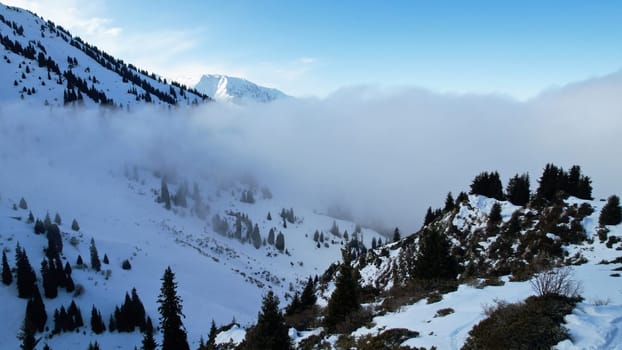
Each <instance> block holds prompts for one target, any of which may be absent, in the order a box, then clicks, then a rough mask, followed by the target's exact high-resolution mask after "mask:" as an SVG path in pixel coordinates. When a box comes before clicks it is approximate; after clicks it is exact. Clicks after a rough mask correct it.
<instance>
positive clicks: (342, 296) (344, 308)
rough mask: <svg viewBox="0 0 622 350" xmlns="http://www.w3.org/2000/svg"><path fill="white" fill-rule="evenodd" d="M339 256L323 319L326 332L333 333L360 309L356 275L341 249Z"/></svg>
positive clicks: (346, 254)
mask: <svg viewBox="0 0 622 350" xmlns="http://www.w3.org/2000/svg"><path fill="white" fill-rule="evenodd" d="M341 255H342V257H343V262H342V263H341V265H340V267H339V275H337V279H336V281H335V290H334V291H333V294H331V296H330V299H329V300H328V306H327V307H326V316H325V317H324V325H325V327H326V329H327V330H328V332H334V331H335V329H336V327H337V325H338V324H339V323H341V322H343V321H344V320H345V319H346V317H347V316H348V315H349V314H351V313H352V312H354V311H356V310H358V309H359V308H360V307H361V305H360V303H359V289H360V286H359V283H358V280H357V278H356V274H355V272H354V270H353V269H352V266H350V254H349V253H348V252H347V251H346V250H345V249H343V250H342V251H341Z"/></svg>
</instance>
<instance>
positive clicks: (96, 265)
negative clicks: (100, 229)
mask: <svg viewBox="0 0 622 350" xmlns="http://www.w3.org/2000/svg"><path fill="white" fill-rule="evenodd" d="M90 251H91V267H92V268H93V270H95V271H98V272H99V271H100V270H101V268H102V263H101V261H100V260H99V254H98V253H97V247H96V246H95V239H93V238H91V247H90Z"/></svg>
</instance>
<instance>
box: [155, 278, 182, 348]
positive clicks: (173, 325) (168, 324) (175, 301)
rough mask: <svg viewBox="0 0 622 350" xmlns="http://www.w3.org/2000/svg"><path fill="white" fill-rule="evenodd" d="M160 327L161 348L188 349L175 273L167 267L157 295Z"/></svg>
mask: <svg viewBox="0 0 622 350" xmlns="http://www.w3.org/2000/svg"><path fill="white" fill-rule="evenodd" d="M158 303H159V304H160V306H159V307H158V311H159V312H160V328H161V329H162V335H163V336H162V350H189V349H190V347H189V346H188V340H187V338H186V330H185V328H184V326H183V323H182V320H181V317H182V316H183V313H182V305H181V304H182V301H181V298H180V297H179V296H177V283H176V282H175V274H174V273H173V271H172V270H171V268H170V267H168V268H167V269H166V270H165V271H164V276H163V277H162V288H161V289H160V295H159V296H158Z"/></svg>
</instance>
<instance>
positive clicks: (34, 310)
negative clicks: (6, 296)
mask: <svg viewBox="0 0 622 350" xmlns="http://www.w3.org/2000/svg"><path fill="white" fill-rule="evenodd" d="M26 317H27V318H28V319H29V320H30V321H31V322H32V326H33V327H34V328H35V330H36V331H39V332H43V329H44V328H45V323H46V322H47V320H48V314H47V312H46V311H45V304H44V303H43V299H41V293H40V292H39V288H38V287H36V286H35V290H34V293H33V296H32V298H31V299H30V300H28V303H27V304H26Z"/></svg>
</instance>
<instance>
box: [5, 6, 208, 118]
mask: <svg viewBox="0 0 622 350" xmlns="http://www.w3.org/2000/svg"><path fill="white" fill-rule="evenodd" d="M0 56H2V60H1V61H0V74H1V76H2V81H1V82H0V101H4V102H10V101H20V100H24V102H27V103H29V104H32V105H52V106H62V105H64V104H67V103H71V104H84V105H86V106H91V105H105V106H115V107H123V108H131V107H132V106H135V105H138V104H144V103H154V104H161V105H188V104H193V103H200V102H203V101H206V100H208V99H209V98H208V97H207V96H206V95H204V94H202V93H199V92H197V91H196V90H194V89H188V88H187V87H186V86H184V85H181V84H179V83H176V82H167V81H166V79H162V78H161V77H158V76H156V75H155V74H153V73H152V74H149V73H148V72H146V71H144V70H140V69H138V68H136V67H135V66H133V65H131V64H126V63H125V62H123V61H122V60H120V59H117V58H114V57H112V56H110V55H109V54H107V53H106V52H103V51H102V50H100V49H98V48H97V47H96V46H93V45H89V44H88V43H85V42H84V41H82V40H81V39H80V38H79V37H73V36H72V35H71V34H70V33H69V32H67V31H66V30H65V29H63V27H61V26H60V25H59V26H57V25H55V24H54V23H52V22H50V21H46V20H44V19H43V18H40V17H38V16H36V15H35V14H33V13H31V12H29V11H27V10H23V9H19V8H14V7H8V6H5V5H3V4H0Z"/></svg>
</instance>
